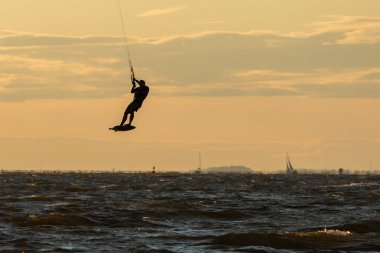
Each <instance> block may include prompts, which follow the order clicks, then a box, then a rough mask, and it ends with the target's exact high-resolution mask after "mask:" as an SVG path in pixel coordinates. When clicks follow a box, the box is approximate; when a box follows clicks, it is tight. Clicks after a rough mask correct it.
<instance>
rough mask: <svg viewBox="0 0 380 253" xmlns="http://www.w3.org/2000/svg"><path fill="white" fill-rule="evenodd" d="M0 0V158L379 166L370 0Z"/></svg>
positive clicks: (47, 162)
mask: <svg viewBox="0 0 380 253" xmlns="http://www.w3.org/2000/svg"><path fill="white" fill-rule="evenodd" d="M118 4H119V0H80V1H78V0H38V1H33V0H17V1H15V0H2V1H1V2H0V117H1V124H0V143H1V144H0V151H1V153H0V154H1V156H0V167H1V168H3V169H8V170H13V169H27V170H29V169H43V170H49V169H52V170H56V169H62V170H72V169H74V170H81V169H82V170H112V169H113V168H115V169H116V170H151V168H152V167H153V166H156V167H157V168H158V170H162V171H168V170H177V171H189V170H193V169H195V168H197V167H198V152H199V151H200V152H201V154H202V160H203V167H211V166H222V165H246V166H249V167H251V168H252V169H253V170H256V171H278V170H282V169H284V167H285V155H286V153H287V152H288V153H289V155H290V158H291V160H292V162H293V163H294V166H295V167H296V168H309V169H322V168H331V169H333V168H335V169H337V168H339V167H343V168H347V169H350V170H352V171H354V170H359V169H360V170H368V169H373V170H375V169H377V168H380V131H379V129H380V117H379V115H380V1H378V0H364V1H359V0H318V1H317V0H288V1H278V0H236V1H225V0H208V1H201V0H191V1H180V0H165V1H164V0H144V1H133V0H121V4H122V7H123V8H122V12H123V15H124V18H125V19H126V32H127V37H128V42H129V49H130V52H131V56H132V61H133V64H134V68H135V72H136V77H137V78H139V79H145V80H146V82H147V84H148V86H149V87H150V91H151V92H150V94H149V96H148V98H147V100H146V101H145V102H144V105H143V107H142V109H140V110H139V112H138V113H137V114H136V115H135V120H134V125H135V126H136V127H137V128H136V129H135V130H133V131H130V132H124V133H114V132H111V131H108V128H109V127H112V126H114V125H116V124H118V123H120V120H121V117H122V114H123V112H124V110H125V107H126V106H127V105H128V103H129V102H130V101H131V99H132V95H131V94H130V93H129V91H130V88H131V84H130V80H129V69H128V57H127V54H126V51H125V44H124V43H123V30H122V25H121V21H120V17H119V12H118Z"/></svg>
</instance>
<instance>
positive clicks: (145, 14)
mask: <svg viewBox="0 0 380 253" xmlns="http://www.w3.org/2000/svg"><path fill="white" fill-rule="evenodd" d="M185 8H186V6H183V5H180V6H176V7H170V8H163V9H153V10H148V11H144V12H142V13H140V14H138V15H137V16H138V17H151V16H160V15H165V14H169V13H173V12H177V11H180V10H183V9H185Z"/></svg>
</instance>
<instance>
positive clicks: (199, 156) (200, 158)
mask: <svg viewBox="0 0 380 253" xmlns="http://www.w3.org/2000/svg"><path fill="white" fill-rule="evenodd" d="M198 163H199V166H198V169H197V170H196V171H195V172H194V173H195V174H201V172H202V157H201V151H199V153H198Z"/></svg>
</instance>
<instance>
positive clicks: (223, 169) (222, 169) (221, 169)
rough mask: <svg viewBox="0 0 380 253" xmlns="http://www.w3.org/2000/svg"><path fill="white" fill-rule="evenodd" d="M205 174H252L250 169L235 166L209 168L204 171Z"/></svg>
mask: <svg viewBox="0 0 380 253" xmlns="http://www.w3.org/2000/svg"><path fill="white" fill-rule="evenodd" d="M205 172H207V173H252V169H250V168H248V167H246V166H242V165H237V166H221V167H210V168H207V169H205Z"/></svg>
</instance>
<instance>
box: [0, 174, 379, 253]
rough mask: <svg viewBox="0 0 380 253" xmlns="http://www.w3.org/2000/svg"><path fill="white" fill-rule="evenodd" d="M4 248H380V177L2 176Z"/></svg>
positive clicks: (0, 236) (0, 245)
mask: <svg viewBox="0 0 380 253" xmlns="http://www.w3.org/2000/svg"><path fill="white" fill-rule="evenodd" d="M0 181H1V188H0V192H1V194H0V252H380V176H379V175H344V176H338V175H298V176H295V177H288V176H286V175H255V174H252V175H233V174H230V175H227V174H225V175H210V174H176V173H167V174H164V173H162V174H161V173H158V174H126V173H61V174H58V173H10V172H9V173H2V174H0Z"/></svg>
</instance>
